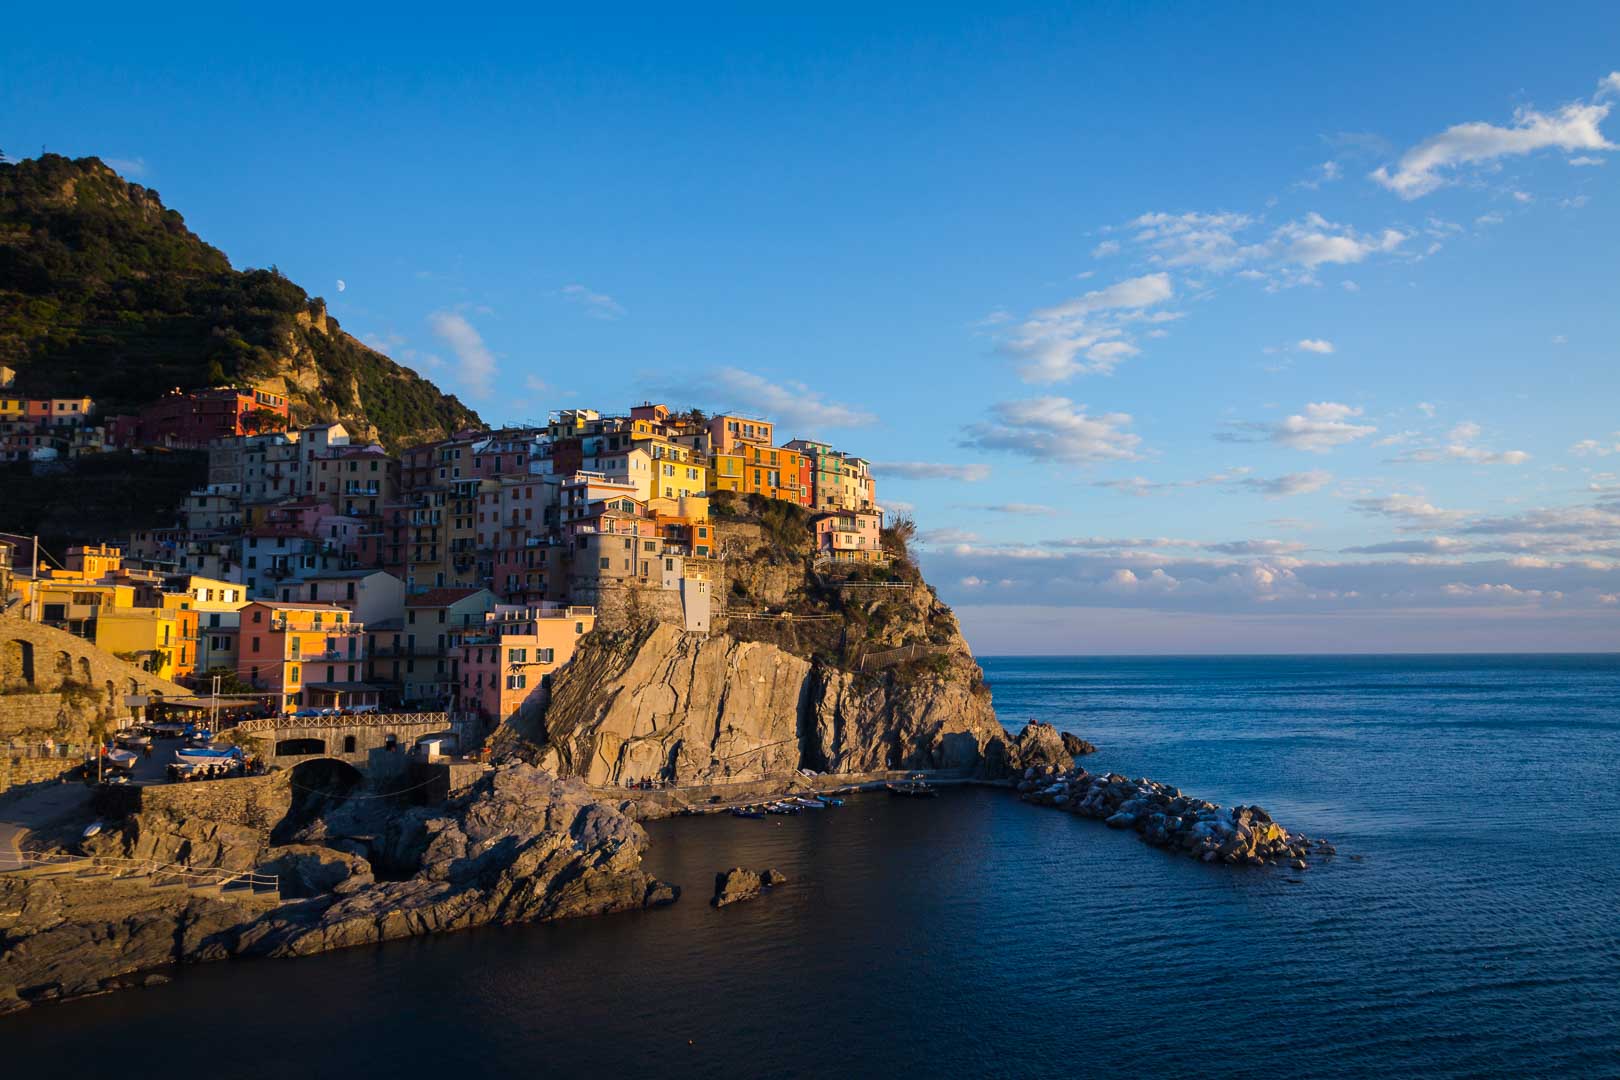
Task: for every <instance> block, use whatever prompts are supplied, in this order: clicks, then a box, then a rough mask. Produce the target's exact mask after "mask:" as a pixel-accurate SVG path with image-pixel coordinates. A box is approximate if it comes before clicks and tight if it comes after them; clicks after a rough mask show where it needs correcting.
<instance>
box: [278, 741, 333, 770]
mask: <svg viewBox="0 0 1620 1080" xmlns="http://www.w3.org/2000/svg"><path fill="white" fill-rule="evenodd" d="M324 753H326V740H325V739H280V740H278V741H277V742H276V757H298V756H299V755H301V754H324ZM302 767H303V766H299V768H302Z"/></svg>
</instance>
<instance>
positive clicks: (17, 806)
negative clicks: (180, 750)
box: [0, 741, 180, 870]
mask: <svg viewBox="0 0 1620 1080" xmlns="http://www.w3.org/2000/svg"><path fill="white" fill-rule="evenodd" d="M179 745H180V744H179V743H178V742H172V741H171V742H166V743H162V744H159V746H158V747H157V748H156V749H154V750H153V751H152V756H151V757H150V758H146V757H143V758H140V759H139V760H137V761H136V762H135V770H134V779H135V781H136V782H137V783H157V782H161V781H162V780H163V778H164V776H163V770H164V768H165V767H166V766H167V765H168V764H169V762H170V761H173V760H174V748H175V747H177V746H179ZM64 764H68V763H64ZM94 793H95V788H94V787H92V786H91V785H89V784H85V783H82V782H81V781H78V780H70V781H68V782H67V783H65V784H43V785H40V786H38V787H34V788H32V789H30V790H28V791H20V792H13V793H9V794H7V795H5V796H3V797H0V870H14V869H16V868H17V867H18V866H20V865H21V861H20V860H19V859H18V858H17V852H19V851H21V850H22V846H23V838H24V837H25V836H26V835H27V834H28V832H29V831H30V830H38V829H45V828H48V827H49V826H52V825H55V824H57V823H59V822H62V821H64V820H66V819H68V818H72V817H76V816H82V817H88V816H89V809H90V799H91V797H92V796H93V795H94Z"/></svg>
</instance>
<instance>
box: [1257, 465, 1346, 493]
mask: <svg viewBox="0 0 1620 1080" xmlns="http://www.w3.org/2000/svg"><path fill="white" fill-rule="evenodd" d="M1332 482H1333V474H1332V473H1330V472H1327V471H1325V470H1323V469H1311V470H1309V471H1308V472H1294V473H1284V474H1283V475H1281V476H1274V477H1270V478H1269V479H1268V478H1264V477H1259V476H1251V477H1246V478H1245V479H1243V480H1240V481H1239V483H1240V484H1241V485H1242V486H1244V487H1246V488H1249V489H1251V490H1254V491H1258V492H1260V493H1261V494H1262V495H1265V496H1266V497H1267V498H1272V499H1285V498H1288V497H1290V496H1293V495H1309V494H1311V493H1313V492H1317V491H1321V490H1322V489H1323V488H1325V487H1327V486H1328V484H1330V483H1332Z"/></svg>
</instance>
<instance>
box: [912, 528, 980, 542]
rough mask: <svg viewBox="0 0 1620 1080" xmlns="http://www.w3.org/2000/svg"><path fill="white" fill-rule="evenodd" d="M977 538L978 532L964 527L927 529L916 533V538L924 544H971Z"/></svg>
mask: <svg viewBox="0 0 1620 1080" xmlns="http://www.w3.org/2000/svg"><path fill="white" fill-rule="evenodd" d="M978 538H979V535H978V533H973V532H969V531H968V530H966V529H928V530H926V531H924V532H921V533H918V534H917V540H918V541H919V542H920V543H924V544H971V543H972V542H973V541H975V540H977V539H978Z"/></svg>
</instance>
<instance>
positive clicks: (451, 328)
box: [428, 311, 496, 397]
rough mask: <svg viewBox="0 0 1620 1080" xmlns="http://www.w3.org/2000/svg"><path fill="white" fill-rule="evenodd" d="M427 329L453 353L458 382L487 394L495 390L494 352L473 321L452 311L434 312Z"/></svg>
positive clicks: (469, 391) (479, 395)
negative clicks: (485, 342)
mask: <svg viewBox="0 0 1620 1080" xmlns="http://www.w3.org/2000/svg"><path fill="white" fill-rule="evenodd" d="M428 329H430V330H431V331H433V335H434V336H435V337H437V338H438V339H439V340H440V341H443V342H444V343H445V345H446V346H447V347H448V348H449V349H450V351H451V352H452V353H454V354H455V356H456V361H457V363H458V365H459V366H458V369H457V374H458V377H459V381H460V383H461V385H462V386H464V387H466V389H467V392H468V393H469V394H473V395H475V396H477V397H487V396H488V395H489V394H490V392H491V391H492V390H493V389H494V382H495V374H496V364H495V354H494V353H492V352H490V351H489V347H488V346H487V345H485V344H484V339H483V337H482V336H481V335H480V334H479V333H478V331H477V330H476V329H475V328H474V327H473V324H472V323H470V322H468V321H467V320H466V318H465V317H464V316H461V315H458V314H456V313H455V312H453V311H436V312H434V313H433V314H432V315H429V316H428Z"/></svg>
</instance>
